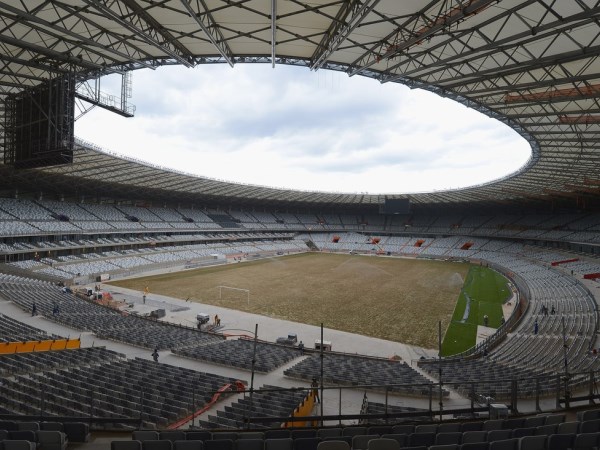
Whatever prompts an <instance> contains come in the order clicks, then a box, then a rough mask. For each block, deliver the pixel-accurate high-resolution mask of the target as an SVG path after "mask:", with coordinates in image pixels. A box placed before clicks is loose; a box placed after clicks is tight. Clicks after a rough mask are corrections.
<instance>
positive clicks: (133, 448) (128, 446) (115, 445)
mask: <svg viewBox="0 0 600 450" xmlns="http://www.w3.org/2000/svg"><path fill="white" fill-rule="evenodd" d="M14 450H16V449H14ZM110 450H142V443H141V441H136V440H131V441H112V442H111V443H110Z"/></svg>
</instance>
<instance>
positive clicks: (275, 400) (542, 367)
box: [0, 0, 600, 450]
mask: <svg viewBox="0 0 600 450" xmlns="http://www.w3.org/2000/svg"><path fill="white" fill-rule="evenodd" d="M599 16H600V10H599V9H598V7H597V5H595V4H594V3H593V2H587V1H580V2H548V1H545V0H532V1H508V0H502V1H497V0H494V1H488V0H470V1H458V0H456V1H442V0H434V1H432V2H421V3H419V2H396V1H391V0H390V1H377V0H365V1H362V0H361V1H350V0H347V1H341V2H319V1H317V2H311V3H305V2H300V1H293V2H283V1H281V0H279V1H278V0H272V1H271V2H264V1H258V0H248V1H244V2H226V1H200V2H189V1H175V0H167V1H165V2H150V1H145V0H119V1H115V2H91V1H77V0H76V1H72V2H67V3H65V2H33V3H32V4H31V5H30V4H29V2H16V1H9V2H4V3H2V4H0V17H1V18H2V21H3V24H4V27H3V29H2V32H1V35H0V36H1V37H0V45H1V46H2V56H0V60H1V61H2V70H0V97H1V98H2V107H1V108H0V111H1V113H0V114H1V116H2V120H1V121H0V135H1V137H2V139H1V142H0V153H2V156H3V158H2V161H1V162H0V189H1V192H0V261H1V262H2V264H0V299H1V300H2V304H3V309H2V314H1V315H0V338H1V339H2V341H3V342H2V344H15V345H16V344H17V343H21V344H23V343H24V342H45V341H55V340H65V339H67V338H68V337H69V336H71V335H73V336H74V335H78V334H80V340H81V343H82V347H81V348H73V349H63V350H56V349H45V350H44V351H28V352H24V353H14V354H0V383H1V387H2V389H1V392H0V414H1V415H2V418H1V419H0V425H1V426H0V440H1V441H2V442H3V444H2V446H3V448H4V449H6V450H10V449H11V448H17V447H18V448H27V449H30V448H34V447H35V446H36V445H37V444H39V448H46V447H47V448H56V449H60V450H62V449H64V448H65V447H66V446H67V444H68V445H71V444H72V443H73V442H77V441H86V440H89V439H90V436H89V432H90V430H91V431H92V432H94V433H97V432H98V431H99V430H103V431H105V432H106V431H107V430H108V431H110V432H111V433H117V434H111V435H110V437H109V438H108V439H109V440H113V439H114V440H115V444H114V445H113V448H114V450H119V447H121V448H125V447H126V448H127V450H133V449H142V448H143V449H148V450H152V447H154V448H160V449H161V450H162V449H165V450H166V449H167V448H168V449H169V450H172V447H175V448H176V449H181V450H185V449H184V447H185V448H187V449H190V448H191V447H194V448H201V447H198V446H194V445H192V444H188V445H184V444H181V441H185V442H192V441H194V440H202V441H203V443H204V444H203V445H204V446H205V447H206V448H207V449H208V450H232V449H233V448H234V444H233V442H234V441H236V446H237V448H239V450H244V446H246V447H247V448H246V450H256V449H260V450H263V449H264V450H292V449H298V450H309V449H310V450H313V449H316V446H317V445H318V444H319V443H324V442H325V441H326V439H327V438H333V439H334V440H336V441H346V443H347V444H348V447H346V448H349V447H350V446H351V447H352V448H354V449H356V450H358V449H363V448H364V449H366V448H369V449H371V448H372V449H373V450H375V449H377V448H378V447H376V444H371V443H372V442H376V441H378V440H379V438H384V439H393V440H394V441H396V442H398V443H399V444H400V445H402V446H412V447H415V448H430V449H432V450H433V449H436V450H437V449H439V448H440V447H437V448H436V445H437V446H441V445H450V447H442V448H458V446H459V445H461V446H462V448H465V449H466V448H486V449H487V448H490V449H491V448H494V449H498V448H521V449H523V450H526V449H527V448H531V449H534V448H548V449H554V448H556V449H558V448H570V447H573V446H575V447H576V448H591V447H597V446H598V445H599V444H600V441H599V440H598V434H597V433H598V432H600V422H599V421H600V413H598V411H596V410H593V409H590V410H588V411H584V409H588V408H589V407H590V403H592V402H594V401H597V400H598V398H599V395H598V392H597V389H596V383H597V380H598V378H599V374H598V370H600V362H599V358H598V352H597V349H598V341H597V333H598V291H597V289H598V287H599V285H598V279H600V259H599V256H598V255H599V253H600V251H599V247H598V245H599V244H600V212H599V211H600V209H599V208H600V201H599V200H600V195H599V194H600V176H599V171H598V159H599V158H598V152H599V151H600V150H599V149H600V146H598V132H599V131H598V127H599V124H600V115H599V114H600V112H599V111H598V105H597V97H598V92H600V90H599V89H598V86H599V85H598V81H597V79H598V77H599V75H598V74H600V70H598V69H599V68H600V67H599V64H600V63H599V60H598V49H599V47H598V45H597V36H598V31H599V30H598V28H599V27H600V25H599V24H600V21H598V18H599ZM242 62H253V63H270V64H272V65H273V66H275V65H277V64H291V65H295V66H301V67H304V68H305V69H307V68H309V69H312V70H318V69H328V70H336V71H342V72H345V73H347V74H349V75H351V76H352V75H362V76H366V77H370V78H374V79H377V80H379V81H381V82H382V83H387V82H398V83H402V84H405V85H407V86H409V87H411V88H420V89H426V90H430V91H432V92H434V93H437V94H439V95H441V96H444V97H448V98H450V99H454V100H456V101H458V102H461V103H463V104H465V105H467V106H468V107H471V108H474V109H476V110H478V111H480V112H483V113H484V114H487V115H488V116H490V117H492V118H495V119H498V120H501V121H502V122H504V123H505V124H507V126H510V127H512V128H513V129H514V130H516V131H517V132H518V133H520V134H521V136H523V137H524V138H525V139H526V140H527V141H528V142H529V143H530V145H531V157H530V159H529V161H528V162H527V163H526V165H525V166H524V167H522V168H521V169H520V170H518V171H517V172H515V173H513V174H510V175H508V176H506V177H504V178H502V179H498V180H494V181H491V182H489V183H485V184H483V185H479V186H471V187H468V188H463V189H455V190H447V191H439V192H430V193H420V194H377V195H374V194H357V193H354V194H351V193H328V192H304V191H295V190H286V189H273V188H268V187H263V186H249V185H244V184H241V183H233V182H224V181H219V180H214V179H209V178H203V177H196V176H192V175H188V174H184V173H179V172H175V171H172V170H169V169H165V168H162V167H158V166H154V165H152V164H151V163H148V162H143V161H137V160H132V159H128V158H123V157H119V156H116V155H114V154H113V153H111V152H110V151H106V150H103V149H100V148H97V147H96V146H94V145H93V144H91V143H87V142H84V141H82V140H79V139H76V138H75V137H74V136H73V134H72V129H73V123H74V121H75V119H76V118H75V114H74V109H75V104H76V102H77V104H78V105H79V104H80V102H83V103H86V104H88V105H94V106H97V107H103V108H106V109H108V110H110V111H113V112H116V113H119V114H122V115H126V116H131V115H133V113H134V110H133V108H132V105H129V104H128V98H129V97H128V95H129V91H130V89H131V80H130V78H129V73H130V71H131V70H134V69H142V68H156V67H158V66H160V65H170V64H182V65H185V66H188V67H193V66H200V65H202V64H213V63H227V64H229V65H232V66H233V65H234V64H237V63H242ZM109 74H113V75H117V76H120V77H122V92H121V97H120V102H119V101H117V99H115V98H113V99H112V100H110V101H109V100H107V99H108V98H109V97H107V96H106V95H104V94H103V93H102V92H100V91H99V86H100V83H95V80H96V79H97V78H98V77H101V76H104V75H109ZM48 92H54V93H56V94H57V95H56V96H55V97H53V98H55V101H56V102H59V103H60V105H59V106H60V108H58V107H57V108H56V109H53V108H52V107H51V105H50V104H49V103H48V104H46V105H43V104H42V103H43V102H44V101H45V100H43V99H45V98H47V97H48V95H46V94H47V93H48ZM57 104H58V103H57ZM54 106H56V105H54ZM23 110H26V111H27V112H28V114H20V113H19V111H23ZM57 110H61V114H56V111H57ZM30 116H31V117H33V116H35V117H39V118H40V120H41V121H43V120H46V121H45V122H44V123H45V126H41V127H39V128H40V129H42V128H43V129H45V130H49V132H48V133H49V134H48V135H47V136H45V137H44V138H41V137H40V136H38V135H36V134H35V133H37V131H35V130H37V129H38V125H37V122H36V121H35V120H33V119H32V121H30V122H27V119H26V117H30ZM42 117H45V118H46V119H42ZM23 130H25V131H23ZM132 174H135V176H132ZM388 199H406V200H408V201H409V202H410V205H411V210H410V212H409V213H408V214H398V215H386V214H382V213H380V210H381V209H382V207H383V205H384V204H385V201H386V200H388ZM307 251H321V252H343V253H361V254H368V255H384V256H389V257H403V258H427V259H441V260H447V261H463V260H466V261H473V262H476V263H479V264H482V265H488V266H489V267H492V268H493V269H494V270H496V271H498V272H500V273H502V274H504V275H505V276H506V277H507V278H508V279H510V281H511V283H512V285H513V287H514V289H515V292H514V294H515V296H516V297H515V300H514V301H515V305H514V308H512V309H511V313H510V315H508V316H507V317H506V321H505V322H504V323H503V324H502V325H501V326H500V327H499V328H498V330H497V331H496V332H495V333H493V334H491V335H490V336H489V337H487V338H485V339H483V340H482V341H481V342H479V343H478V344H477V345H476V346H475V347H473V348H472V349H469V350H467V351H466V352H464V353H462V354H459V355H456V356H453V357H448V358H439V359H438V358H437V357H435V356H437V355H435V352H433V353H432V352H430V353H427V352H424V353H423V356H422V357H421V358H415V361H396V360H390V359H385V358H382V357H381V356H382V355H380V354H356V353H357V352H354V353H351V352H346V353H342V352H336V351H334V352H331V353H327V354H325V355H322V354H320V353H319V352H318V351H315V350H313V349H307V352H306V354H305V353H304V351H300V350H299V349H297V348H295V347H287V346H283V345H277V344H275V343H274V342H267V341H264V342H263V341H261V342H257V339H256V336H254V337H255V339H254V341H253V340H252V339H238V340H235V339H231V338H230V336H226V335H225V334H224V333H221V332H219V329H213V328H210V329H209V328H207V327H205V328H204V329H202V328H199V327H198V326H197V324H196V323H188V324H175V323H173V322H170V321H167V320H154V319H151V318H149V317H143V316H142V315H140V314H137V312H139V304H138V305H135V304H133V303H134V302H133V303H132V302H131V300H130V303H129V304H128V303H127V302H121V303H119V304H118V307H115V305H109V304H100V303H98V302H95V301H93V300H92V299H90V298H88V296H86V295H81V293H77V292H75V293H73V292H69V291H70V290H66V289H63V287H64V286H77V285H86V286H89V285H94V284H95V283H99V282H101V281H104V280H106V279H116V278H122V277H128V276H133V275H136V274H139V273H148V272H151V271H152V272H164V271H177V270H184V269H186V267H198V266H203V265H212V264H217V263H227V262H232V261H242V260H246V259H250V258H253V257H277V256H281V255H285V254H290V253H300V252H307ZM57 284H59V285H60V286H57ZM138 300H139V299H138ZM138 303H139V302H138ZM34 304H35V306H36V312H37V314H38V315H36V316H33V315H32V314H31V313H32V308H33V305H34ZM127 308H129V309H127ZM549 309H550V310H551V311H552V312H551V313H548V310H549ZM58 311H60V313H58ZM246 320H247V321H248V320H252V319H248V318H246ZM245 323H248V322H245ZM349 339H352V338H349ZM357 339H358V337H357ZM96 340H98V341H100V342H102V344H103V345H101V346H99V345H95V342H96ZM353 343H354V341H351V344H350V345H352V344H353ZM361 348H362V347H361ZM154 349H156V350H157V351H160V352H161V361H160V362H154V361H150V358H151V357H150V352H151V351H152V350H154ZM38 350H39V349H38ZM162 355H164V356H162ZM162 358H165V359H166V360H167V361H168V363H165V362H163V361H162ZM172 363H173V364H172ZM255 376H256V381H257V383H256V386H263V387H262V388H255V387H254V381H255V380H254V377H255ZM315 376H317V377H321V378H322V384H321V385H320V386H319V391H320V394H321V396H322V397H323V398H322V400H323V403H321V404H320V405H319V404H316V405H315V404H314V400H315V398H314V395H315V391H316V389H312V388H310V387H309V386H310V385H309V382H310V380H311V378H314V377H315ZM258 380H260V382H258ZM323 385H325V386H323ZM365 392H367V393H366V394H365ZM324 394H325V395H324ZM311 396H312V397H311ZM490 403H492V404H494V405H497V404H499V405H500V406H506V414H507V415H510V416H511V417H507V418H504V417H502V418H497V419H493V418H492V417H491V416H493V415H494V414H496V415H498V414H500V415H502V414H504V411H505V410H504V409H502V408H500V406H492V405H490ZM306 405H309V406H308V407H307V406H306ZM497 408H500V409H497ZM574 408H578V409H579V410H580V411H579V413H578V414H575V409H574ZM308 409H309V410H308ZM538 412H546V413H551V414H546V415H535V414H536V413H538ZM524 414H527V415H528V417H523V415H524ZM306 417H308V419H307V418H306ZM294 420H298V421H300V420H302V421H303V422H307V423H308V424H309V425H326V426H327V427H325V428H319V429H318V430H316V429H313V428H312V427H308V428H309V429H308V430H303V431H307V432H308V433H306V434H304V435H301V434H293V433H294V432H298V431H299V430H287V429H280V428H281V427H282V424H285V425H288V424H289V423H293V422H294ZM448 421H450V422H451V423H444V422H448ZM196 422H197V423H198V424H199V427H201V428H209V429H210V430H211V431H210V432H209V431H198V430H194V428H195V424H196ZM359 422H360V423H359ZM400 422H402V423H403V424H401V423H400ZM404 422H408V423H404ZM421 422H428V423H421ZM50 424H51V425H50ZM350 425H357V426H350ZM371 426H373V427H371ZM375 427H379V428H375ZM402 427H404V428H402ZM167 428H172V429H171V430H170V431H168V430H167ZM174 428H181V429H180V430H178V431H174V430H173V429H174ZM245 428H253V429H254V430H253V431H254V432H255V433H257V434H254V435H250V434H247V435H244V431H242V430H243V429H245ZM275 428H276V429H275ZM284 428H285V427H284ZM315 428H316V427H315ZM371 428H372V429H371ZM142 429H143V431H142ZM150 429H151V430H150ZM183 429H185V430H187V431H182V430H183ZM218 429H228V430H229V431H228V434H221V435H220V436H219V433H218V432H217V431H216V430H218ZM257 430H258V431H257ZM132 431H133V433H132ZM119 432H120V433H121V434H118V433H119ZM246 432H247V433H250V430H247V431H246ZM48 433H49V434H48ZM57 433H58V434H57ZM136 433H137V434H136ZM140 433H148V434H145V435H144V434H140ZM168 433H172V434H168ZM177 433H179V434H177ZM193 433H205V434H198V435H193ZM258 433H262V434H258ZM98 436H100V435H99V434H97V435H95V437H93V439H96V438H97V439H98V441H97V442H98V443H99V446H102V443H104V447H103V448H107V447H108V445H110V444H108V442H109V441H102V438H101V437H98ZM115 436H117V437H116V438H115ZM365 436H366V437H365ZM369 436H376V438H375V439H372V438H369ZM219 438H220V439H219ZM301 439H309V440H310V442H309V441H301ZM142 441H144V442H143V443H142ZM146 441H148V442H150V443H146ZM171 441H174V442H173V443H171ZM218 441H222V443H218ZM240 441H247V442H246V443H242V442H240ZM249 441H253V442H249ZM477 441H478V442H479V443H480V444H481V445H480V446H479V447H477V446H470V447H469V445H468V444H471V443H473V444H474V443H475V442H477ZM157 442H159V443H157ZM165 442H168V444H165ZM301 444H302V445H304V447H301ZM384 444H385V442H384V443H381V444H380V445H382V446H384ZM11 445H14V447H11ZM19 445H22V446H19ZM371 445H373V447H371ZM250 447H252V448H250ZM386 448H391V447H386ZM395 448H396V447H395ZM379 450H381V449H379Z"/></svg>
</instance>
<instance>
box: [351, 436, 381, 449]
mask: <svg viewBox="0 0 600 450" xmlns="http://www.w3.org/2000/svg"><path fill="white" fill-rule="evenodd" d="M373 439H377V436H374V435H372V434H357V435H355V436H352V450H359V449H360V450H366V448H367V447H368V446H369V441H372V440H373Z"/></svg>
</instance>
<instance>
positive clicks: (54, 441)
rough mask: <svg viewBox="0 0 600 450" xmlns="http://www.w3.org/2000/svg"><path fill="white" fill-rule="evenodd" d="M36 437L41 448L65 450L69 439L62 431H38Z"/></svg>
mask: <svg viewBox="0 0 600 450" xmlns="http://www.w3.org/2000/svg"><path fill="white" fill-rule="evenodd" d="M35 435H36V439H37V442H38V447H39V449H40V450H65V449H66V448H67V439H66V436H65V433H63V432H62V431H44V430H40V431H36V433H35Z"/></svg>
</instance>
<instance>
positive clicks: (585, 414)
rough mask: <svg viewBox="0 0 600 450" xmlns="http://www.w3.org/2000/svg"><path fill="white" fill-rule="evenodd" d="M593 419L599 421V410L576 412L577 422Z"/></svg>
mask: <svg viewBox="0 0 600 450" xmlns="http://www.w3.org/2000/svg"><path fill="white" fill-rule="evenodd" d="M595 419H600V409H588V410H587V411H578V412H577V420H578V421H579V422H585V421H587V420H595Z"/></svg>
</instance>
